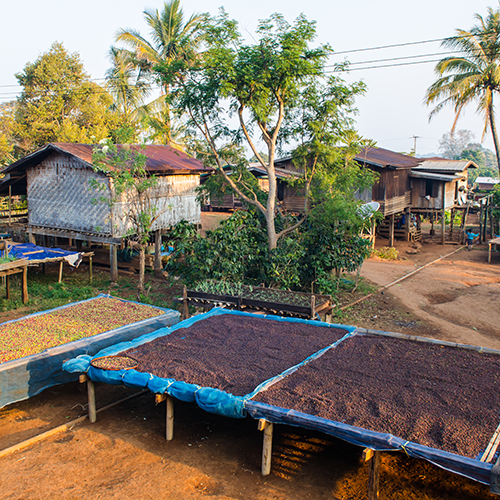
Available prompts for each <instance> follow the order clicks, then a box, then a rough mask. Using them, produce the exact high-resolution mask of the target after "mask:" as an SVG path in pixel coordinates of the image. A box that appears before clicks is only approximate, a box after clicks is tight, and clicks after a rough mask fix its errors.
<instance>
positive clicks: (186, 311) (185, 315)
mask: <svg viewBox="0 0 500 500" xmlns="http://www.w3.org/2000/svg"><path fill="white" fill-rule="evenodd" d="M188 318H189V305H188V300H187V287H186V285H184V287H183V288H182V319H188Z"/></svg>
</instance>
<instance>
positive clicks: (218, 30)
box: [163, 11, 364, 250]
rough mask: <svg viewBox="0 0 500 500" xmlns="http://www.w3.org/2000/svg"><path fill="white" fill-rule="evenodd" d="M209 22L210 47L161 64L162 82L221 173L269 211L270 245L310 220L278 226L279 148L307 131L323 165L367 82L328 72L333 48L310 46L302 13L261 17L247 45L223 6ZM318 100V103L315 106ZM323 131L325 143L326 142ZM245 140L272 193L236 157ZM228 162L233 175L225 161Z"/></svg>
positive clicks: (310, 26) (311, 30) (309, 27)
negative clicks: (173, 64) (176, 67)
mask: <svg viewBox="0 0 500 500" xmlns="http://www.w3.org/2000/svg"><path fill="white" fill-rule="evenodd" d="M204 29H205V35H204V40H205V46H204V50H203V51H201V52H200V55H199V57H198V58H196V60H195V61H194V62H193V64H191V65H186V66H185V67H184V68H183V71H182V72H181V73H179V72H177V73H173V72H171V71H169V70H168V68H164V72H163V76H164V81H165V82H166V84H168V85H169V86H170V87H171V88H172V93H173V95H174V98H175V100H174V103H175V106H176V109H177V110H178V112H179V113H182V114H185V115H187V116H189V125H190V126H191V128H192V130H193V131H196V132H197V133H198V134H199V136H200V137H201V138H202V139H203V140H204V141H205V144H206V146H207V149H208V150H209V151H210V153H211V159H210V161H211V162H212V165H213V166H215V167H216V169H217V170H218V172H219V179H223V180H224V181H225V183H226V184H227V185H228V186H230V187H231V188H232V190H234V191H235V192H236V193H237V195H238V196H239V197H240V198H241V199H242V200H243V201H244V202H246V203H247V204H248V205H249V206H253V207H255V208H256V209H257V210H258V211H259V212H260V213H261V214H262V215H263V216H264V218H265V221H266V228H267V239H268V246H269V249H270V250H273V249H276V248H277V245H278V240H280V238H283V237H285V236H286V235H287V234H289V233H291V232H292V231H294V230H295V229H296V228H297V227H298V226H299V225H300V224H302V223H303V222H304V221H305V218H301V219H300V220H289V224H285V225H284V226H282V227H280V228H279V230H278V228H277V226H276V222H275V219H276V214H277V212H278V210H277V209H278V207H277V204H276V200H277V179H276V171H275V166H274V162H275V159H276V157H277V154H278V153H280V152H282V151H283V148H284V147H286V146H287V145H288V144H289V143H290V142H294V141H295V142H297V141H300V140H302V136H304V141H306V142H307V143H308V146H309V147H310V148H313V147H315V148H316V149H317V154H318V156H321V158H322V159H321V166H323V165H324V166H325V168H326V165H327V163H328V165H331V163H330V162H329V161H328V162H327V161H326V160H325V161H324V160H323V159H325V158H326V157H328V156H329V157H330V159H331V158H332V157H333V156H334V155H332V154H330V153H331V151H332V148H333V147H334V144H335V142H336V140H341V139H340V137H341V135H342V134H341V131H342V132H343V131H344V129H345V124H346V123H347V121H348V120H347V116H348V115H349V113H350V112H351V111H352V109H350V107H351V105H352V99H353V97H354V96H355V95H357V94H359V93H362V92H363V91H364V87H363V86H362V85H361V84H354V85H353V86H348V85H347V84H345V83H344V82H343V81H342V80H340V79H329V80H327V79H326V78H325V75H324V65H325V63H326V61H327V60H328V55H329V54H330V52H331V49H330V47H329V46H326V45H323V46H319V47H317V48H313V47H311V46H310V45H311V43H312V42H313V40H314V38H315V36H316V29H315V23H314V22H310V21H308V20H307V19H306V18H305V17H304V16H300V17H298V18H297V19H296V21H295V22H294V24H289V23H288V22H287V21H285V19H284V18H283V16H281V15H280V14H274V15H272V16H271V18H270V19H268V20H264V21H261V22H260V24H259V27H258V30H257V36H258V40H257V41H256V42H255V43H253V44H248V45H247V44H245V43H243V41H242V39H241V36H240V34H239V32H238V28H237V24H236V22H235V21H232V20H230V19H229V18H228V16H227V14H226V13H225V12H224V11H221V13H220V14H219V16H217V17H216V18H211V19H207V22H206V24H205V26H204ZM316 105H320V107H319V108H318V109H317V110H316V109H315V108H314V107H315V106H316ZM227 109H229V112H227V111H226V110H227ZM231 115H234V116H236V118H237V119H238V124H239V126H238V127H237V128H236V129H235V128H232V127H231V126H230V124H231V122H230V117H231ZM328 120H332V121H333V122H334V123H330V124H329V123H328ZM346 120H347V121H346ZM306 135H307V137H305V136H306ZM325 138H328V143H327V144H325V145H324V148H323V149H321V147H322V146H321V141H322V139H325ZM259 140H261V141H262V142H263V143H264V145H265V147H266V150H267V151H266V154H267V156H266V157H264V156H262V155H260V152H259V151H260V149H261V146H260V145H259V143H258V141H259ZM243 142H245V143H246V144H247V145H248V146H249V148H250V150H251V152H252V153H253V155H254V157H255V158H256V160H257V161H258V162H259V163H260V164H261V165H262V167H263V168H264V169H265V170H266V172H267V177H268V179H269V190H268V192H265V193H264V192H262V191H261V190H259V189H258V185H257V184H256V183H252V181H251V179H250V178H249V176H248V175H246V174H245V171H246V169H245V160H244V158H241V157H240V158H239V159H238V158H235V156H234V153H235V144H239V143H243ZM326 150H328V151H330V153H328V152H327V151H326ZM312 154H316V153H315V152H313V153H312ZM227 164H230V165H231V171H232V172H231V175H229V174H228V173H227V172H226V171H225V170H224V168H223V167H224V166H226V165H227ZM306 164H307V165H309V164H308V163H307V161H306ZM342 165H343V163H342ZM316 167H317V166H316V165H313V166H312V168H309V169H308V170H307V171H306V172H305V173H304V179H303V181H304V183H303V186H304V187H305V188H307V189H309V188H310V187H311V186H312V185H313V184H314V182H313V181H312V180H311V179H312V178H313V177H314V176H315V174H316V173H317V172H318V171H319V170H320V168H319V167H318V168H316ZM308 174H310V175H309V176H308V177H307V175H308ZM329 189H331V186H330V188H329Z"/></svg>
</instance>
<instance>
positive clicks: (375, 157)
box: [354, 147, 423, 169]
mask: <svg viewBox="0 0 500 500" xmlns="http://www.w3.org/2000/svg"><path fill="white" fill-rule="evenodd" d="M354 158H355V160H356V161H358V162H359V163H364V164H367V165H372V166H374V167H379V168H393V169H401V168H415V167H417V166H418V165H420V163H421V162H422V161H423V160H421V159H418V158H414V157H413V156H409V155H404V154H402V153H395V152H394V151H389V150H388V149H383V148H375V147H366V148H363V149H362V150H361V151H360V152H359V153H358V154H357V155H356V156H355V157H354Z"/></svg>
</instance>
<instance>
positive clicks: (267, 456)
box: [258, 419, 274, 476]
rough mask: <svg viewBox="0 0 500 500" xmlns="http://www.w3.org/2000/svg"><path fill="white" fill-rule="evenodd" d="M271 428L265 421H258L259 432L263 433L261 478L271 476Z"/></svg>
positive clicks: (270, 424) (271, 425) (269, 423)
mask: <svg viewBox="0 0 500 500" xmlns="http://www.w3.org/2000/svg"><path fill="white" fill-rule="evenodd" d="M273 427H274V425H273V424H272V423H271V422H268V421H267V420H264V419H260V420H259V426H258V429H259V431H264V442H263V444H262V468H261V472H262V475H263V476H269V474H271V458H272V454H273Z"/></svg>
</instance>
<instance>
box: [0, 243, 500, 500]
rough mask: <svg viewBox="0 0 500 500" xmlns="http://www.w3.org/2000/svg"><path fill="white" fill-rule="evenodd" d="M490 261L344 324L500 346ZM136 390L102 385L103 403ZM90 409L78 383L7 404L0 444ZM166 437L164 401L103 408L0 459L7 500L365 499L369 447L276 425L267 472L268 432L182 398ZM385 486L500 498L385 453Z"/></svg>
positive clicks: (397, 292) (390, 269) (385, 270)
mask: <svg viewBox="0 0 500 500" xmlns="http://www.w3.org/2000/svg"><path fill="white" fill-rule="evenodd" d="M380 243H381V244H384V242H380ZM456 248H457V247H454V246H451V245H450V246H449V245H445V246H441V245H433V244H426V245H422V246H421V248H420V249H419V250H418V252H419V253H417V254H406V249H410V246H409V245H401V246H400V256H401V257H406V259H405V260H399V261H395V262H384V261H381V260H379V259H369V260H368V261H367V262H366V263H365V264H364V266H363V269H362V275H363V276H365V277H366V278H367V279H369V280H370V281H371V282H372V283H375V284H378V285H385V284H388V283H390V282H391V281H394V280H395V279H398V278H400V277H401V276H403V275H405V274H407V273H408V272H410V271H413V270H415V269H416V268H417V267H418V266H420V265H422V264H425V263H427V262H431V261H432V260H434V259H436V258H438V257H439V256H440V255H446V254H447V253H449V252H451V251H452V250H454V249H456ZM412 250H413V249H412ZM493 257H494V259H493V262H492V264H488V263H487V252H485V251H484V249H475V250H473V251H472V252H470V253H469V252H467V251H465V252H464V251H463V250H462V251H460V252H458V253H456V254H454V255H453V256H450V257H447V258H446V259H443V260H442V261H440V262H439V263H436V264H433V265H431V266H429V267H427V268H425V269H424V270H422V271H421V272H419V273H417V274H415V275H414V276H412V277H410V278H408V279H407V280H405V281H402V282H401V283H399V284H398V285H395V286H393V287H390V288H389V289H387V290H385V291H384V293H383V294H382V293H376V294H374V295H373V296H371V297H370V298H369V299H367V300H366V301H364V302H361V303H360V304H358V305H357V306H355V307H353V308H351V309H348V310H346V311H345V312H344V313H343V315H342V316H341V319H342V320H343V321H344V322H345V323H346V324H354V325H359V326H364V327H370V328H374V329H379V330H388V331H401V332H403V333H410V334H414V335H424V336H429V337H435V338H440V339H444V340H452V341H456V342H463V343H469V344H477V345H485V346H488V347H495V348H500V331H499V328H498V325H499V324H500V323H499V319H500V318H499V315H500V307H498V304H497V300H498V297H500V295H499V293H498V292H499V291H500V289H499V288H500V254H496V255H495V254H494V256H493ZM154 286H161V283H159V282H158V283H157V282H156V281H155V282H154ZM165 293H170V292H168V291H166V292H165ZM356 298H359V295H357V294H353V297H352V299H353V300H356ZM2 319H3V320H4V321H5V320H6V319H8V318H7V317H5V318H2ZM133 391H134V389H128V388H123V387H121V386H107V385H99V384H98V385H97V401H98V407H102V406H104V405H106V404H107V403H109V402H111V401H116V400H119V399H121V398H122V397H124V396H125V395H126V394H129V393H131V392H133ZM86 402H87V398H86V394H85V391H83V390H82V387H81V386H80V385H79V384H76V383H75V384H67V385H65V386H60V387H55V388H52V389H48V390H46V391H44V392H43V393H42V394H40V395H38V396H36V397H34V398H31V399H29V400H27V401H23V402H20V403H15V404H12V405H9V406H7V407H6V408H3V409H2V410H0V449H4V448H6V447H8V446H11V445H14V444H16V443H19V442H21V441H23V440H24V439H28V438H29V437H32V436H34V435H37V434H40V433H41V432H44V431H46V430H48V429H50V428H53V427H55V426H57V425H60V424H62V423H66V422H68V421H71V420H73V419H74V418H76V417H77V416H79V415H83V414H84V411H85V405H86ZM164 433H165V407H164V403H161V404H160V405H155V403H154V399H153V396H152V395H149V394H148V395H144V396H141V397H138V398H136V399H132V400H130V401H127V402H126V403H123V404H121V405H118V406H115V407H113V408H111V409H108V410H105V411H103V412H101V413H99V414H98V420H97V422H96V423H95V424H89V423H88V422H87V421H86V422H85V423H84V424H81V425H78V426H75V427H74V428H73V429H72V430H71V431H68V432H64V433H61V434H57V435H54V436H53V437H51V438H48V439H46V440H44V441H42V442H40V443H38V444H35V445H33V446H31V447H29V448H27V449H25V450H23V451H19V452H16V453H13V454H10V455H8V456H6V457H3V458H0V477H1V492H2V493H1V497H2V498H4V499H46V498H58V499H59V498H61V499H84V498H85V499H88V498H96V499H100V498H102V499H114V498H116V499H118V498H119V499H129V498H130V499H150V498H151V499H155V500H157V499H163V498H166V499H170V498H172V499H210V498H213V499H220V500H226V499H247V498H254V499H265V500H267V499H279V500H285V499H287V500H289V499H290V500H302V499H304V498H312V499H329V500H332V499H343V500H354V499H361V498H364V497H365V494H366V485H367V478H368V470H367V467H366V465H364V464H360V462H359V460H360V456H361V450H360V449H359V448H357V447H354V446H350V445H347V444H345V443H342V442H341V441H338V440H335V439H333V438H330V437H328V436H325V435H322V434H316V433H313V432H307V431H304V430H301V429H296V428H292V427H287V426H276V430H275V439H274V446H273V457H272V473H271V475H270V476H268V477H262V476H261V475H260V471H259V469H260V455H261V446H262V434H261V433H260V432H258V431H257V429H256V422H255V421H253V420H252V419H243V420H231V419H225V418H222V417H218V416H214V415H210V414H208V413H206V412H203V411H201V410H200V409H198V408H197V407H196V406H194V405H189V404H184V403H181V402H176V410H175V438H174V440H173V441H171V442H166V441H165V439H164ZM380 490H381V491H380V498H381V499H387V500H389V499H390V500H396V499H397V500H399V499H405V500H417V499H428V500H444V499H447V500H451V499H454V500H455V499H462V500H478V499H488V498H491V499H493V498H498V497H495V496H493V495H491V494H490V493H489V490H488V487H487V486H484V485H481V484H479V483H476V482H474V481H470V480H467V479H465V478H462V477H460V476H457V475H454V474H451V473H448V472H446V471H443V470H440V469H438V468H436V467H435V466H433V465H431V464H429V463H426V462H424V461H421V460H416V459H409V458H408V457H406V456H405V455H403V454H399V453H385V454H383V455H382V464H381V482H380Z"/></svg>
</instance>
